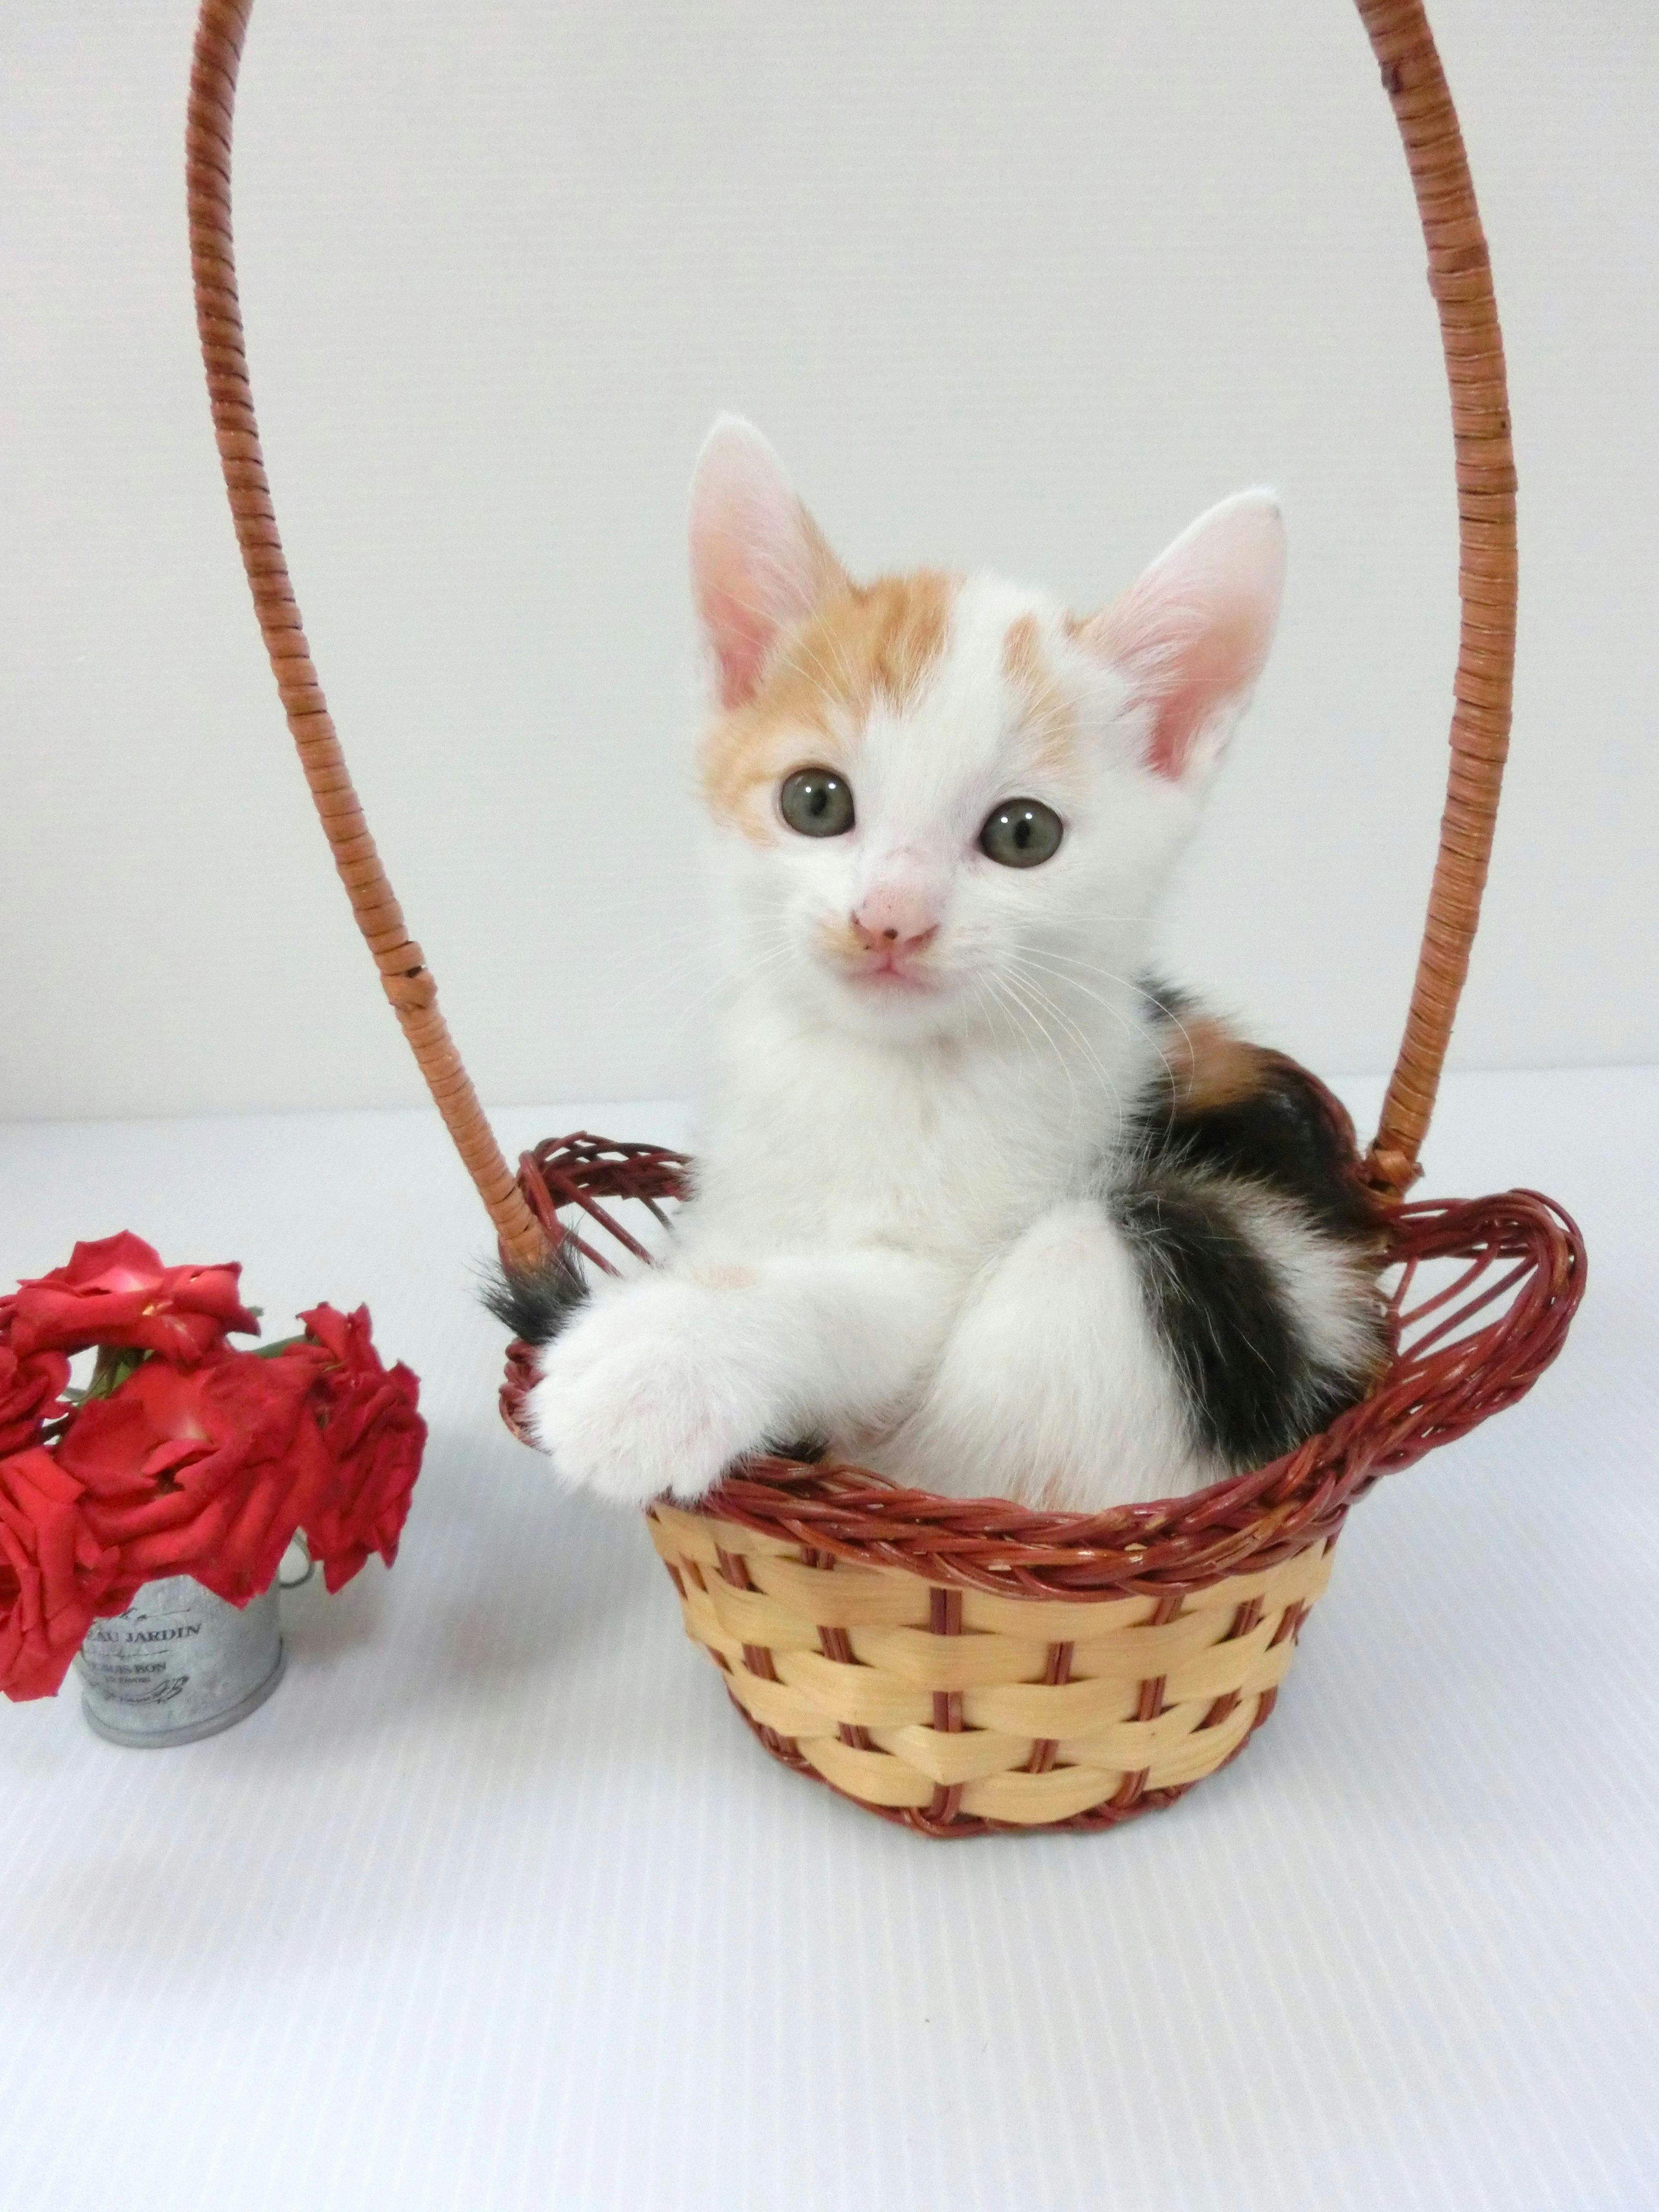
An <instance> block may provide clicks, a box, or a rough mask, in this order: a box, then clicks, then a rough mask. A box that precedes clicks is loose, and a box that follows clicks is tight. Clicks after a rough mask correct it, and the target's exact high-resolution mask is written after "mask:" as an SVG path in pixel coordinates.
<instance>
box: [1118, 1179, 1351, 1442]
mask: <svg viewBox="0 0 1659 2212" xmlns="http://www.w3.org/2000/svg"><path fill="white" fill-rule="evenodd" d="M1113 1211H1114V1212H1115V1215H1116V1218H1117V1220H1118V1222H1119V1225H1120V1226H1121V1228H1122V1229H1123V1231H1125V1233H1126V1234H1127V1236H1128V1237H1129V1238H1130V1240H1131V1242H1132V1243H1133V1245H1134V1247H1135V1249H1136V1252H1137V1256H1138V1257H1139V1261H1140V1275H1141V1281H1142V1284H1143V1285H1144V1287H1145V1290H1146V1297H1147V1300H1148V1303H1149V1304H1150V1305H1151V1307H1152V1315H1153V1318H1154V1320H1155V1322H1156V1323H1157V1326H1158V1333H1159V1334H1160V1335H1161V1336H1162V1338H1163V1340H1164V1346H1165V1348H1166V1349H1167V1351H1168V1352H1169V1355H1170V1359H1171V1361H1172V1363H1173V1364H1174V1366H1175V1370H1176V1374H1177V1376H1179V1378H1180V1381H1181V1387H1182V1395H1183V1396H1184V1398H1185V1400H1186V1402H1187V1411H1188V1418H1189V1419H1190V1420H1191V1422H1192V1425H1193V1429H1194V1434H1195V1435H1196V1437H1197V1438H1198V1440H1199V1441H1200V1443H1202V1444H1203V1445H1204V1447H1205V1448H1206V1449H1207V1450H1209V1451H1211V1452H1212V1453H1214V1454H1215V1455H1216V1456H1217V1457H1218V1458H1219V1459H1221V1460H1223V1461H1225V1462H1226V1463H1227V1464H1228V1465H1229V1466H1231V1467H1235V1468H1250V1467H1261V1466H1263V1465H1265V1463H1266V1462H1267V1461H1268V1460H1273V1459H1277V1458H1278V1457H1279V1455H1280V1454H1281V1453H1283V1452H1287V1451H1291V1450H1293V1449H1295V1447H1296V1446H1297V1444H1299V1443H1301V1442H1302V1440H1303V1438H1304V1437H1310V1436H1312V1435H1314V1434H1315V1433H1316V1431H1318V1430H1320V1429H1322V1428H1323V1427H1324V1426H1325V1425H1326V1424H1327V1422H1328V1421H1329V1420H1331V1419H1334V1416H1335V1415H1336V1414H1337V1413H1340V1411H1341V1409H1342V1407H1344V1406H1346V1405H1348V1404H1351V1403H1352V1401H1353V1399H1354V1398H1355V1397H1357V1396H1358V1389H1357V1388H1356V1386H1355V1385H1354V1384H1353V1383H1352V1382H1351V1381H1350V1380H1349V1379H1348V1378H1347V1377H1346V1376H1335V1375H1332V1374H1331V1373H1330V1372H1329V1371H1328V1370H1325V1369H1322V1368H1321V1367H1320V1366H1319V1365H1318V1364H1316V1362H1315V1361H1313V1360H1312V1359H1311V1358H1310V1357H1309V1353H1308V1349H1307V1346H1306V1345H1305V1344H1304V1341H1303V1339H1302V1336H1301V1334H1300V1332H1299V1330H1298V1329H1297V1326H1296V1322H1295V1320H1294V1318H1293V1316H1292V1315H1291V1311H1290V1309H1289V1307H1288V1305H1287V1304H1286V1303H1285V1299H1284V1297H1283V1296H1282V1295H1281V1293H1280V1291H1279V1285H1278V1282H1277V1280H1276V1279H1275V1277H1274V1274H1273V1269H1272V1267H1270V1265H1269V1264H1268V1262H1267V1261H1266V1260H1265V1259H1264V1257H1263V1256H1262V1255H1261V1253H1260V1252H1258V1251H1257V1249H1255V1245H1254V1244H1253V1243H1252V1242H1251V1240H1250V1237H1249V1231H1248V1229H1247V1227H1246V1225H1245V1224H1244V1221H1243V1218H1242V1217H1241V1214H1240V1213H1239V1212H1237V1211H1236V1210H1235V1209H1234V1208H1233V1207H1232V1206H1230V1205H1229V1204H1228V1203H1227V1196H1226V1193H1225V1189H1223V1188H1216V1187H1209V1188H1206V1185H1205V1183H1204V1182H1202V1181H1201V1180H1200V1178H1198V1177H1192V1178H1182V1177H1171V1178H1170V1179H1169V1180H1167V1181H1164V1180H1159V1181H1152V1182H1141V1183H1139V1184H1137V1185H1135V1186H1134V1187H1133V1188H1130V1189H1128V1190H1127V1191H1123V1192H1121V1193H1119V1194H1118V1195H1117V1197H1116V1199H1115V1201H1114V1206H1113Z"/></svg>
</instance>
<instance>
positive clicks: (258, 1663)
mask: <svg viewBox="0 0 1659 2212" xmlns="http://www.w3.org/2000/svg"><path fill="white" fill-rule="evenodd" d="M276 1590H277V1585H276V1583H272V1584H271V1586H270V1589H268V1590H266V1591H265V1593H264V1595H263V1596H261V1597H256V1598H252V1599H250V1600H249V1601H248V1603H247V1604H246V1605H245V1606H242V1607H236V1606H234V1605H227V1604H226V1602H225V1601H224V1600H223V1598H222V1597H215V1595H213V1593H212V1591H211V1590H207V1589H203V1587H202V1585H201V1583H198V1582H197V1581H196V1580H194V1578H193V1577H191V1576H189V1575H172V1576H169V1577H167V1579H165V1580H164V1581H161V1582H153V1583H145V1584H144V1586H143V1589H141V1590H140V1591H139V1593H138V1595H137V1597H136V1598H134V1600H133V1601H132V1603H131V1605H130V1606H129V1607H127V1609H126V1611H125V1613H116V1614H115V1615H114V1616H113V1617H112V1619H110V1620H94V1623H93V1624H92V1628H91V1630H90V1632H89V1633H88V1637H87V1640H86V1642H85V1643H84V1644H82V1647H81V1653H80V1656H79V1657H78V1658H77V1659H76V1662H75V1663H76V1666H77V1667H78V1668H80V1670H81V1675H82V1680H83V1682H84V1683H85V1689H84V1691H83V1692H82V1699H81V1710H82V1712H83V1713H84V1714H85V1715H86V1717H87V1724H88V1727H89V1728H91V1729H93V1730H94V1733H95V1734H97V1735H101V1736H103V1737H105V1738H106V1740H107V1741H109V1742H111V1743H125V1744H133V1745H136V1746H138V1747H141V1748H145V1749H149V1748H160V1747H161V1746H163V1745H166V1744H173V1743H194V1742H195V1741H196V1740H197V1737H199V1736H204V1735H217V1733H218V1732H219V1730H220V1729H228V1728H231V1727H234V1724H235V1723H236V1722H238V1721H240V1720H242V1719H244V1718H246V1716H247V1715H248V1714H249V1713H251V1712H252V1711H253V1710H254V1709H255V1707H256V1706H258V1705H264V1701H265V1699H267V1698H268V1697H269V1696H270V1693H271V1692H272V1691H273V1690H274V1689H275V1688H276V1685H277V1684H278V1682H280V1681H281V1680H282V1679H283V1666H284V1665H285V1663H286V1656H285V1654H284V1652H283V1631H282V1624H281V1622H280V1621H279V1620H278V1619H277V1613H276V1603H277V1600H276Z"/></svg>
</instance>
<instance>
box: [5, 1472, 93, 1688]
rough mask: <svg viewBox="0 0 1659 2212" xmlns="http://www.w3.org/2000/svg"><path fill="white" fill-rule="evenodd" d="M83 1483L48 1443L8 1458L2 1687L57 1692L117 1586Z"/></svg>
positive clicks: (6, 1475)
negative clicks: (66, 1469) (89, 1514)
mask: <svg viewBox="0 0 1659 2212" xmlns="http://www.w3.org/2000/svg"><path fill="white" fill-rule="evenodd" d="M84 1507H85V1500H84V1498H83V1496H82V1489H81V1486H80V1484H79V1483H78V1482H76V1480H75V1479H74V1477H73V1476H72V1475H70V1474H65V1473H64V1469H63V1468H61V1467H59V1466H58V1462H57V1461H56V1460H55V1459H54V1458H53V1456H52V1454H51V1453H50V1452H49V1451H46V1450H45V1449H43V1448H42V1447H41V1446H40V1445H38V1444H37V1445H34V1446H32V1447H31V1448H30V1449H28V1450H27V1451H21V1452H15V1453H14V1454H13V1455H11V1457H10V1458H9V1459H0V1689H3V1690H4V1692H5V1693H6V1695H7V1696H8V1697H9V1698H15V1699H24V1698H50V1697H52V1696H54V1695H55V1694H56V1692H57V1691H58V1686H59V1684H60V1683H61V1682H62V1681H63V1679H64V1675H65V1674H67V1673H68V1672H69V1666H70V1660H72V1659H73V1658H74V1656H75V1655H76V1652H77V1651H78V1650H80V1648H81V1643H82V1638H84V1637H85V1635H86V1632H87V1631H88V1628H90V1627H91V1626H92V1623H93V1619H94V1614H95V1613H96V1612H97V1610H98V1607H99V1606H100V1604H101V1603H104V1602H105V1601H106V1599H107V1597H108V1594H109V1592H110V1589H111V1588H112V1584H113V1582H114V1577H115V1574H116V1571H117V1560H116V1554H115V1553H114V1552H113V1551H112V1549H111V1548H110V1547H108V1546H107V1545H105V1544H101V1543H100V1541H98V1538H97V1536H96V1535H95V1534H94V1531H93V1529H92V1528H91V1526H90V1524H89V1522H88V1518H87V1516H86V1512H85V1510H84Z"/></svg>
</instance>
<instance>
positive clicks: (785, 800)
mask: <svg viewBox="0 0 1659 2212" xmlns="http://www.w3.org/2000/svg"><path fill="white" fill-rule="evenodd" d="M778 811H779V812H780V813H781V815H782V817H783V818H784V820H785V821H786V822H787V823H788V824H789V827H790V828H791V829H799V832H800V834H801V836H803V837H840V836H844V835H845V833H846V832H847V831H848V829H851V828H852V826H853V787H852V785H851V784H850V783H848V781H847V780H846V778H845V777H844V776H839V775H836V772H835V770H834V769H828V768H798V769H796V770H795V773H794V774H793V775H787V776H786V777H785V778H784V780H783V788H782V790H781V791H780V792H779V793H778Z"/></svg>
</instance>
